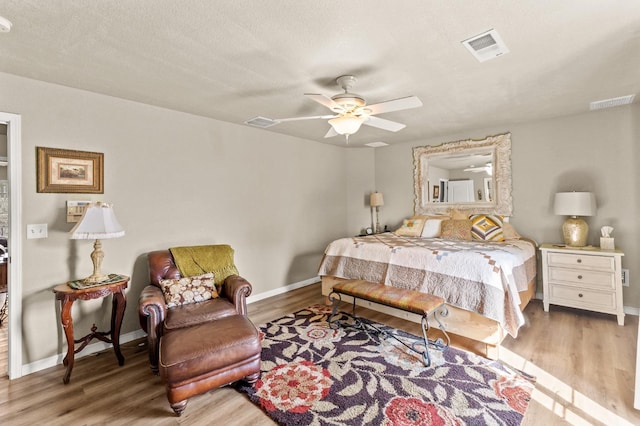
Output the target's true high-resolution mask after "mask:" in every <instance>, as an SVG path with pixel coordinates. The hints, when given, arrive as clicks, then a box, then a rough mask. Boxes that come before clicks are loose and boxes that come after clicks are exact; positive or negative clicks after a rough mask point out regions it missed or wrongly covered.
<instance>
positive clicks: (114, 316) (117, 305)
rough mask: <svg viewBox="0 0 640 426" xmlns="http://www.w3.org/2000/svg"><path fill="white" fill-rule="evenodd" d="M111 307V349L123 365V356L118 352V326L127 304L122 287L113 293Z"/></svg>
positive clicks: (120, 323) (119, 363)
mask: <svg viewBox="0 0 640 426" xmlns="http://www.w3.org/2000/svg"><path fill="white" fill-rule="evenodd" d="M112 304H113V306H112V309H111V342H112V343H113V351H114V352H115V353H116V358H118V365H124V356H123V355H122V352H120V326H121V325H122V318H123V317H124V310H125V308H126V306H127V300H126V299H125V297H124V288H122V287H121V288H120V289H119V290H118V291H116V292H115V293H113V300H112Z"/></svg>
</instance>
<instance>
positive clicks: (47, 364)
mask: <svg viewBox="0 0 640 426" xmlns="http://www.w3.org/2000/svg"><path fill="white" fill-rule="evenodd" d="M319 281H320V277H313V278H309V279H308V280H304V281H299V282H297V283H293V284H289V285H287V286H284V287H280V288H276V289H274V290H270V291H266V292H264V293H260V294H256V295H253V296H249V297H248V298H247V303H248V304H250V303H254V302H257V301H258V300H262V299H266V298H268V297H272V296H277V295H279V294H283V293H286V292H288V291H291V290H295V289H297V288H301V287H306V286H308V285H311V284H315V283H317V282H319ZM146 335H147V333H145V332H144V331H143V330H142V329H138V330H135V331H132V332H130V333H126V334H123V335H121V336H120V344H124V343H127V342H131V341H132V340H136V339H141V338H143V337H145V336H146ZM112 347H113V345H111V344H109V343H105V342H96V343H92V344H90V345H87V347H86V348H84V349H83V350H82V352H80V353H78V354H76V357H75V359H80V358H82V357H85V356H89V355H92V354H94V353H96V352H101V351H104V350H105V349H110V348H112ZM63 359H64V354H57V355H53V356H50V357H48V358H44V359H41V360H38V361H34V362H32V363H29V364H24V365H23V366H22V376H25V375H27V374H31V373H35V372H36V371H40V370H44V369H46V368H51V367H55V366H56V365H59V364H62V360H63Z"/></svg>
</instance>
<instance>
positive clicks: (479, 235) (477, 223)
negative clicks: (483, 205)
mask: <svg viewBox="0 0 640 426" xmlns="http://www.w3.org/2000/svg"><path fill="white" fill-rule="evenodd" d="M470 219H471V224H472V226H471V236H472V237H473V239H474V240H482V241H504V233H503V231H502V223H503V218H502V216H495V215H488V214H474V215H472V216H471V217H470Z"/></svg>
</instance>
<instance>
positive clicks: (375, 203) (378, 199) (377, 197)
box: [369, 191, 384, 234]
mask: <svg viewBox="0 0 640 426" xmlns="http://www.w3.org/2000/svg"><path fill="white" fill-rule="evenodd" d="M369 204H370V205H371V209H372V210H373V208H374V207H375V211H376V227H375V229H374V232H375V233H376V234H379V233H380V206H384V198H383V197H382V194H381V193H379V192H378V191H376V192H372V193H371V196H370V197H369Z"/></svg>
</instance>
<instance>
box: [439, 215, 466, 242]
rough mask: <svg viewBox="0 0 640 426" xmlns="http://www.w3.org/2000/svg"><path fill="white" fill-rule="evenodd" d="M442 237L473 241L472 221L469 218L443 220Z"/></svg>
mask: <svg viewBox="0 0 640 426" xmlns="http://www.w3.org/2000/svg"><path fill="white" fill-rule="evenodd" d="M440 238H444V239H448V240H465V241H471V221H470V220H469V219H456V220H454V219H451V220H444V221H442V228H441V232H440Z"/></svg>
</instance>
